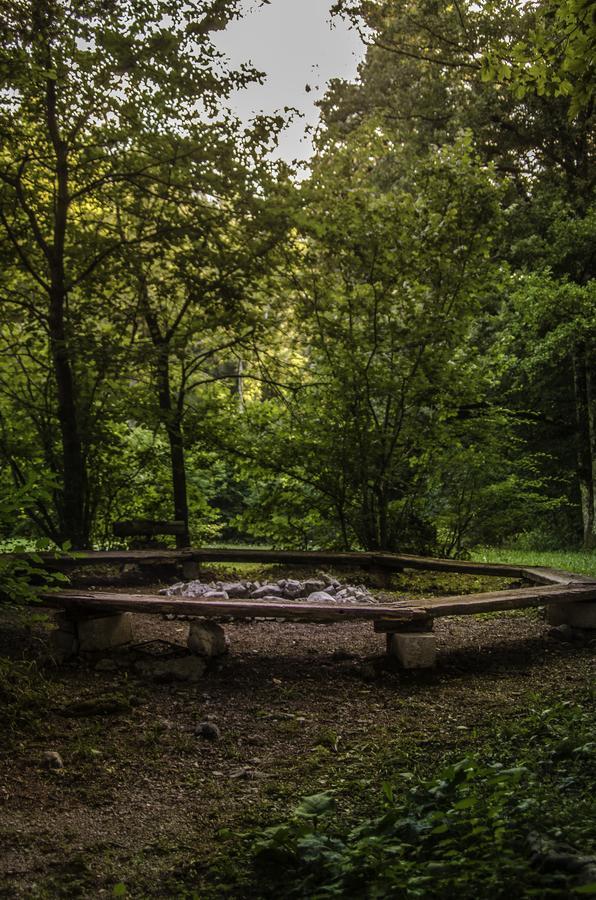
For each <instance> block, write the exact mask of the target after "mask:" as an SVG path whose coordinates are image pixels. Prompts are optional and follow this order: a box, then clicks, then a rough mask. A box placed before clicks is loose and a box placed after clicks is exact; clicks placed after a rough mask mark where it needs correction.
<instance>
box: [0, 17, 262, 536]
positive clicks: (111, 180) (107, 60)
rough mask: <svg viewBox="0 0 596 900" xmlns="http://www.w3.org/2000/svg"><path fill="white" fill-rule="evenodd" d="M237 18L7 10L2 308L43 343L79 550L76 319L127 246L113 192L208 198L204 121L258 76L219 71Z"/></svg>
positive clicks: (79, 353)
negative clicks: (169, 171)
mask: <svg viewBox="0 0 596 900" xmlns="http://www.w3.org/2000/svg"><path fill="white" fill-rule="evenodd" d="M238 6H239V4H238V3H237V2H236V0H230V2H221V0H213V2H207V0H205V2H201V3H188V4H184V5H181V4H178V3H175V2H171V0H150V2H145V0H143V2H142V3H139V2H136V0H129V2H125V3H124V4H122V3H118V4H117V3H112V2H108V3H103V2H101V3H100V2H94V0H87V2H83V3H70V2H67V3H62V2H57V0H21V2H17V3H11V4H8V3H6V2H4V3H3V4H2V13H3V15H2V22H3V25H2V26H1V31H2V35H1V36H2V51H1V56H0V72H1V73H2V83H3V92H2V97H1V105H0V131H1V132H2V136H3V145H2V150H1V151H0V185H1V192H0V228H1V229H2V231H1V235H2V242H3V247H4V252H6V251H7V248H8V249H10V251H11V252H12V254H13V257H14V260H15V265H14V266H13V267H12V269H11V270H10V273H9V275H10V277H8V278H6V279H4V280H3V284H2V298H3V302H4V303H5V304H9V305H10V306H13V307H16V308H18V309H19V310H21V312H22V315H23V317H24V318H28V319H33V320H35V321H37V322H38V324H39V323H41V324H42V327H43V328H44V329H45V330H46V333H47V342H48V348H49V363H50V368H51V382H52V388H53V390H54V391H55V404H56V419H57V423H58V428H59V434H60V461H59V463H58V461H57V460H55V461H54V462H55V463H57V468H56V473H57V474H58V475H59V477H60V482H61V484H62V488H61V490H60V496H59V498H58V520H59V521H58V534H59V539H60V541H62V542H63V541H69V542H70V543H71V544H72V545H73V546H75V547H79V546H85V545H86V544H87V543H88V541H89V535H90V528H91V517H90V513H91V510H90V505H89V467H88V449H89V435H88V434H86V433H85V426H86V423H88V422H89V421H91V419H92V417H93V413H92V409H93V407H94V404H95V403H96V399H97V395H96V389H95V387H92V388H91V389H89V387H88V386H86V385H85V383H84V382H85V379H84V377H83V374H82V373H84V372H85V369H86V365H87V362H88V360H87V359H86V353H85V348H83V347H81V346H80V345H79V344H78V335H77V331H76V320H77V314H78V315H79V316H82V315H83V314H82V309H83V307H84V306H85V304H88V303H89V302H91V303H94V302H96V301H97V298H98V295H101V293H102V291H101V289H99V288H98V285H102V284H105V282H106V280H107V279H108V278H109V271H110V266H111V264H112V262H113V260H114V259H115V257H116V255H117V254H118V253H120V252H121V251H122V249H123V246H124V245H123V240H122V237H121V235H120V234H119V231H118V227H117V204H116V202H115V198H116V196H117V195H118V194H119V187H120V186H121V185H122V184H126V186H127V189H128V191H129V192H130V194H131V195H136V196H139V195H147V194H150V193H152V192H155V193H157V194H158V195H160V196H166V195H167V196H169V197H170V198H171V199H172V200H173V199H174V196H175V195H176V193H177V194H178V195H180V193H181V192H184V193H188V192H189V191H192V190H197V191H200V190H201V182H202V180H204V177H205V174H206V173H207V172H209V170H210V169H211V168H214V167H217V165H218V164H219V160H218V159H216V158H213V157H211V158H209V157H206V156H205V155H204V153H205V145H204V142H203V141H201V140H199V138H200V136H201V134H202V131H203V127H204V122H205V117H209V116H211V117H213V116H214V115H215V113H216V112H217V108H218V103H219V102H220V100H221V99H222V98H225V97H226V96H227V94H228V93H229V91H230V90H232V89H233V88H237V87H241V86H243V85H245V84H246V83H248V82H249V81H250V80H253V79H254V78H255V77H257V73H255V72H254V71H253V70H251V69H249V68H246V67H243V68H241V69H240V70H239V71H237V72H226V71H222V67H221V63H220V60H219V56H218V53H217V51H216V49H215V47H214V45H213V44H212V42H211V40H210V34H211V32H212V31H213V30H215V29H218V28H221V27H223V26H225V23H226V22H227V21H229V19H230V18H231V17H233V16H234V15H236V13H237V9H238ZM220 127H221V129H222V130H226V129H227V128H228V127H229V126H228V124H227V123H226V122H222V123H221V125H220ZM212 149H213V150H214V151H215V152H216V150H217V148H216V147H215V146H213V148H212ZM179 160H183V161H184V169H183V171H184V173H185V175H187V176H190V177H191V179H192V180H191V181H190V182H188V181H187V182H185V183H184V184H182V183H179V182H178V181H176V179H174V180H173V182H172V183H164V182H163V181H162V180H161V174H162V171H163V164H164V162H165V161H168V162H169V163H170V164H173V167H174V170H175V164H176V162H177V161H179ZM191 163H192V165H191ZM149 237H150V240H152V241H156V240H158V239H160V238H161V237H162V234H161V233H159V232H157V231H155V232H153V233H152V234H151V235H150V236H149ZM144 239H145V240H147V239H148V238H147V235H145V236H144ZM132 240H133V244H134V239H132ZM125 243H126V242H125ZM138 246H139V245H138V244H137V247H138ZM15 271H16V276H15V275H14V273H15ZM15 277H16V281H17V284H16V285H15ZM104 299H105V298H104ZM109 318H110V320H113V317H112V316H110V317H109ZM101 380H104V374H103V373H100V381H101ZM86 388H87V389H86Z"/></svg>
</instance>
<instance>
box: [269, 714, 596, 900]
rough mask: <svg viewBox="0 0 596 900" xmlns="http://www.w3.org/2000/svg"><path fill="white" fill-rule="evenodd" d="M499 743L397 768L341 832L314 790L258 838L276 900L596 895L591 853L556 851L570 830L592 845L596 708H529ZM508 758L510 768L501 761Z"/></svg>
mask: <svg viewBox="0 0 596 900" xmlns="http://www.w3.org/2000/svg"><path fill="white" fill-rule="evenodd" d="M507 744H509V747H508V750H505V751H504V748H505V747H507ZM522 747H525V748H527V749H525V751H523V750H522V749H521V748H522ZM494 748H495V749H494V750H492V751H489V755H488V759H487V758H486V755H485V754H484V753H482V754H480V753H476V754H473V755H471V756H468V757H466V758H465V759H462V760H460V761H458V762H455V763H454V764H452V765H449V766H447V767H446V768H444V769H443V771H441V772H440V774H439V775H438V776H436V777H434V778H432V779H429V780H418V781H416V779H414V777H413V776H412V775H411V774H409V773H402V780H401V783H400V784H389V783H387V784H384V785H383V788H382V798H381V801H380V806H381V809H380V814H379V815H378V816H377V817H375V818H372V819H368V820H366V821H363V822H362V823H360V824H359V825H357V826H356V827H353V828H352V829H350V830H348V831H347V833H342V832H340V831H338V830H337V826H335V830H334V823H335V822H336V821H337V809H336V802H335V799H334V798H333V796H331V795H330V794H328V793H323V794H316V795H314V796H312V797H307V798H306V799H305V800H304V801H303V802H302V803H301V804H300V806H299V807H298V808H297V809H296V811H295V812H294V814H293V816H292V817H291V818H290V820H289V821H287V822H285V823H283V824H281V825H278V826H275V827H273V828H268V829H266V830H265V831H264V832H262V833H260V834H259V835H258V837H257V838H256V841H255V843H254V851H255V853H256V859H257V863H258V864H259V865H260V866H261V867H262V866H266V868H267V873H268V879H269V880H272V881H273V885H272V888H271V893H272V895H275V893H276V892H277V893H278V895H279V892H280V890H281V888H280V885H282V884H283V896H285V897H308V898H313V900H314V898H323V897H342V898H375V900H381V898H387V900H388V898H392V900H393V898H402V897H403V898H414V897H424V898H442V900H443V898H451V897H453V898H455V897H457V898H470V900H472V898H474V900H475V898H477V897H490V898H491V900H492V898H501V897H503V898H505V897H508V896H511V897H521V896H524V897H527V896H536V897H569V896H575V894H576V893H577V894H578V896H581V895H582V894H596V882H590V880H589V879H590V878H593V871H594V869H596V859H592V860H590V859H589V858H588V860H587V862H585V864H584V863H582V859H583V860H585V859H586V858H584V857H581V856H579V855H578V854H577V853H576V852H574V851H573V850H571V852H569V848H567V850H566V853H557V852H555V849H556V842H557V841H558V840H559V838H560V836H561V834H562V829H563V827H565V837H566V840H570V839H572V840H575V841H576V842H577V843H580V844H583V845H584V849H589V845H590V843H591V844H592V848H591V849H592V851H593V850H594V847H593V842H594V832H593V815H594V808H593V807H594V801H593V799H592V794H591V785H592V777H593V776H592V772H593V766H594V762H596V716H595V714H594V711H593V709H589V710H587V711H586V710H584V709H582V707H581V706H579V705H575V704H568V703H562V704H558V705H555V706H554V707H552V708H548V709H542V710H534V711H532V712H530V714H529V715H528V716H527V718H526V719H525V720H524V721H523V722H521V723H517V724H516V725H515V726H514V727H513V728H512V729H511V733H501V734H499V735H495V745H494ZM505 755H507V756H508V757H509V759H508V762H507V763H506V764H505V763H503V762H501V761H500V759H499V758H497V759H495V758H494V757H501V758H503V757H504V756H505ZM491 756H492V757H493V758H491ZM511 763H513V764H511ZM565 859H567V865H565V863H564V862H563V861H564V860H565ZM569 860H571V862H569ZM592 867H593V868H592ZM572 871H573V874H572ZM574 879H575V880H574ZM582 881H583V883H582Z"/></svg>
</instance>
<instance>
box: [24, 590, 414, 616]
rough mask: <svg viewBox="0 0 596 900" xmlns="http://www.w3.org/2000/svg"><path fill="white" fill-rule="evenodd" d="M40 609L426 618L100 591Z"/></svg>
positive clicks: (386, 609) (389, 611)
mask: <svg viewBox="0 0 596 900" xmlns="http://www.w3.org/2000/svg"><path fill="white" fill-rule="evenodd" d="M42 602H43V604H44V606H49V607H52V608H54V609H65V610H67V611H69V612H77V613H80V614H87V615H92V614H94V613H98V612H138V613H153V614H159V613H179V614H181V615H190V616H206V617H210V618H234V619H253V618H255V617H259V618H267V619H280V618H281V619H293V620H295V621H301V622H345V621H355V620H368V621H374V620H375V619H377V618H382V619H385V620H390V621H392V622H396V623H398V622H413V621H415V620H416V619H418V618H421V617H422V618H425V617H427V615H428V614H427V613H426V612H424V611H423V612H420V611H419V610H418V609H416V608H413V607H404V606H399V607H396V608H393V607H391V606H376V605H373V604H370V605H358V606H357V605H355V604H345V605H339V604H337V605H335V604H334V605H324V604H317V603H300V602H291V601H285V602H284V601H277V602H273V601H270V602H269V601H263V600H201V599H200V598H197V599H194V600H193V599H183V598H176V597H161V596H157V595H155V594H116V593H109V592H104V591H74V590H67V591H52V592H48V593H45V594H43V595H42Z"/></svg>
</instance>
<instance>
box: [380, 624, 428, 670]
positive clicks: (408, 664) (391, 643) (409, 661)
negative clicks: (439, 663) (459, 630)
mask: <svg viewBox="0 0 596 900" xmlns="http://www.w3.org/2000/svg"><path fill="white" fill-rule="evenodd" d="M387 652H388V653H389V655H390V656H396V657H397V659H398V660H399V661H400V663H401V665H402V666H403V667H404V669H427V668H429V667H431V666H434V664H435V662H436V659H437V639H436V638H435V636H434V634H431V633H430V632H399V633H394V634H388V635H387Z"/></svg>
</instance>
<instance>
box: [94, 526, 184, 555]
mask: <svg viewBox="0 0 596 900" xmlns="http://www.w3.org/2000/svg"><path fill="white" fill-rule="evenodd" d="M112 530H113V533H114V537H121V538H128V537H132V538H136V539H137V542H138V543H139V544H143V545H147V544H151V542H152V541H153V539H154V538H156V537H162V536H164V535H170V534H171V535H174V536H175V537H176V546H177V547H178V548H179V549H182V548H184V547H188V546H189V543H190V542H189V539H188V526H187V525H186V523H185V522H183V521H181V520H175V521H172V522H167V521H163V520H161V521H160V520H158V519H130V520H128V521H125V522H114V524H113V526H112ZM139 549H140V548H139Z"/></svg>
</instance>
